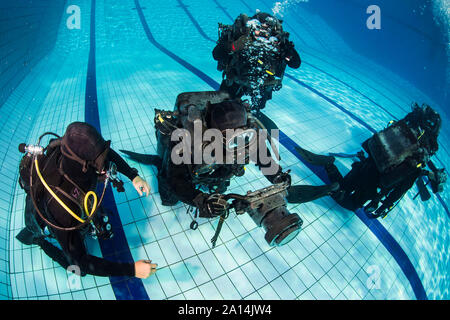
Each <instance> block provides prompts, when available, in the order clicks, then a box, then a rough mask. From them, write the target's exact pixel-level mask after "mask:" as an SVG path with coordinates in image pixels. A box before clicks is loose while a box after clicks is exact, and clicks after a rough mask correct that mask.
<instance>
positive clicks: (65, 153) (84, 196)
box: [17, 122, 156, 278]
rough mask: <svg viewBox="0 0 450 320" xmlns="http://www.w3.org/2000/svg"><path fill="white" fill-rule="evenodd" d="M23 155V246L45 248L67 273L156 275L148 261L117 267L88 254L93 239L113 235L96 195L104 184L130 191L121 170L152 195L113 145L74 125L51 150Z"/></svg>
mask: <svg viewBox="0 0 450 320" xmlns="http://www.w3.org/2000/svg"><path fill="white" fill-rule="evenodd" d="M52 135H54V134H52ZM54 136H57V135H54ZM41 138H42V137H41ZM40 140H41V139H40ZM19 150H20V151H21V152H26V153H27V154H26V155H25V156H24V157H23V159H22V161H21V164H20V180H19V181H20V185H21V186H22V188H23V189H24V190H25V191H26V193H27V197H26V207H25V225H26V227H25V228H24V229H23V230H22V231H21V232H20V233H19V234H18V235H17V239H18V240H19V241H21V242H22V243H24V244H26V245H31V244H37V245H39V246H40V247H41V248H42V249H43V250H44V251H45V252H46V253H47V254H48V255H49V256H50V257H51V258H52V259H54V260H55V261H57V262H58V263H59V264H60V265H61V266H62V267H64V268H67V267H68V266H69V265H76V266H78V267H79V269H80V273H81V274H80V275H85V274H92V275H97V276H130V277H131V276H136V277H139V278H147V277H148V276H150V275H151V274H153V273H154V272H156V265H155V264H152V263H151V261H148V260H140V261H137V262H135V263H120V262H112V261H109V260H107V259H103V258H98V257H95V256H92V255H90V254H88V252H87V250H86V246H85V244H84V238H85V236H86V235H87V234H92V235H95V236H98V237H100V238H104V239H108V238H110V237H112V236H113V233H112V231H113V230H111V225H110V224H109V223H108V215H107V212H105V210H103V208H102V207H101V206H100V204H101V201H102V199H103V195H102V197H101V198H100V199H99V200H98V199H96V200H93V198H96V196H95V195H93V194H92V192H91V190H95V187H96V185H97V181H98V180H101V179H105V178H107V179H108V181H111V182H113V184H114V185H115V186H116V187H117V189H118V191H124V189H123V182H121V181H120V180H118V179H117V178H116V176H115V174H116V170H117V171H118V172H121V173H122V174H124V175H125V176H126V177H127V178H129V179H130V180H131V181H132V183H133V186H134V187H135V189H136V190H137V192H138V193H139V194H140V195H141V196H142V195H143V192H145V193H146V194H147V196H148V194H149V192H150V187H149V186H148V184H147V182H145V180H143V179H142V178H141V177H139V175H138V172H137V170H136V169H133V168H131V167H130V166H129V165H128V164H127V163H126V162H125V161H124V160H123V159H122V158H121V157H120V156H119V155H118V154H117V153H116V152H115V151H114V150H112V149H111V148H110V141H105V140H104V139H103V137H102V136H101V135H100V134H99V133H98V132H97V130H96V129H95V128H94V127H92V126H90V125H89V124H87V123H82V122H74V123H72V124H70V125H69V126H68V127H67V130H66V133H65V134H64V136H63V137H62V138H59V137H58V138H57V139H52V140H51V141H50V143H49V145H48V146H47V147H46V148H45V149H40V147H39V146H25V145H24V144H22V145H21V146H19ZM108 168H109V169H108ZM30 174H31V175H32V183H30ZM108 181H105V184H107V182H108ZM46 185H47V186H48V187H49V188H50V189H48V188H47V187H46ZM50 190H51V191H52V192H53V194H51V191H50ZM104 190H106V187H105V189H104ZM89 193H90V194H89ZM60 201H61V202H60ZM85 202H87V208H86V203H85ZM96 203H97V204H96ZM94 209H98V211H100V212H98V213H96V212H95V211H92V210H94ZM89 214H91V215H92V220H91V219H90V216H89ZM89 220H90V221H89ZM81 222H83V223H81ZM45 231H47V235H49V236H51V237H54V238H56V240H57V241H58V243H59V244H60V246H61V248H62V251H61V250H60V249H59V248H57V247H56V246H54V245H53V244H51V243H50V242H49V241H47V240H46V239H45V236H46V234H45Z"/></svg>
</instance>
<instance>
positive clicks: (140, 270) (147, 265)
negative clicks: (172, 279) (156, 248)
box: [134, 260, 158, 279]
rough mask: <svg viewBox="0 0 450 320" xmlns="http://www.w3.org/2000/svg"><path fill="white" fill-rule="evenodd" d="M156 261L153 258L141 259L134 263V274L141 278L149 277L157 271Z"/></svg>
mask: <svg viewBox="0 0 450 320" xmlns="http://www.w3.org/2000/svg"><path fill="white" fill-rule="evenodd" d="M157 266H158V265H157V264H156V263H152V260H139V261H136V262H135V263H134V275H135V277H136V278H139V279H147V278H148V277H150V276H151V275H152V274H154V273H155V272H156V267H157Z"/></svg>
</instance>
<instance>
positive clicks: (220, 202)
mask: <svg viewBox="0 0 450 320" xmlns="http://www.w3.org/2000/svg"><path fill="white" fill-rule="evenodd" d="M194 204H195V205H196V206H197V208H199V210H200V212H199V216H200V217H202V218H213V217H217V216H221V215H223V214H225V213H226V211H227V209H228V207H229V204H228V202H227V200H226V199H225V197H224V195H223V194H220V193H213V194H211V195H209V194H207V193H201V194H199V195H198V196H197V197H195V199H194Z"/></svg>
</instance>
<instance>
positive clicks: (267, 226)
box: [226, 183, 303, 246]
mask: <svg viewBox="0 0 450 320" xmlns="http://www.w3.org/2000/svg"><path fill="white" fill-rule="evenodd" d="M288 187H289V183H279V184H275V185H272V186H269V187H266V188H263V189H259V190H256V191H253V192H250V191H249V192H248V193H247V194H246V195H245V196H237V195H234V194H228V195H226V197H227V198H229V199H234V200H233V203H232V205H231V207H232V208H234V209H235V211H236V214H243V213H245V212H247V213H248V214H249V215H250V217H251V218H252V219H253V221H254V222H255V223H256V224H257V225H258V226H259V227H263V228H264V230H265V231H266V235H265V236H264V238H265V239H266V241H267V243H268V244H269V245H270V246H282V245H285V244H286V243H288V242H289V241H291V240H292V239H294V238H295V237H296V236H297V235H298V233H299V232H300V230H301V227H302V224H303V220H302V219H301V218H300V217H299V215H298V214H296V213H290V212H289V211H288V209H287V207H286V200H285V197H286V195H287V188H288Z"/></svg>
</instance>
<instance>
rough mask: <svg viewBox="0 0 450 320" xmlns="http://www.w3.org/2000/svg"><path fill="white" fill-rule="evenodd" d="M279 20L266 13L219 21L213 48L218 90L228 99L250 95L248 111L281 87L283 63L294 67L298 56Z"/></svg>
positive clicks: (296, 65) (260, 106) (262, 102)
mask: <svg viewBox="0 0 450 320" xmlns="http://www.w3.org/2000/svg"><path fill="white" fill-rule="evenodd" d="M282 22H283V21H282V20H280V19H277V18H275V17H273V16H271V15H270V14H268V13H264V12H258V13H257V14H255V15H254V16H253V17H250V18H249V17H248V16H247V15H246V14H241V15H240V16H239V17H238V18H237V19H236V20H235V22H234V24H233V25H231V26H230V25H223V24H220V23H219V40H218V41H217V45H216V47H215V48H214V50H213V53H212V54H213V57H214V60H216V61H217V62H218V64H217V70H219V71H223V73H222V77H223V80H222V84H221V86H220V90H222V91H227V92H228V93H229V94H230V96H231V97H232V98H241V97H242V96H243V95H247V96H250V98H251V108H252V110H256V111H258V110H261V109H263V108H264V107H265V104H266V102H267V100H270V99H272V91H278V90H280V89H281V86H282V84H281V82H282V80H283V76H284V72H285V69H286V65H288V66H289V67H290V68H293V69H297V68H299V67H300V64H301V59H300V56H299V54H298V53H297V51H296V50H295V49H294V44H293V43H292V41H289V33H288V32H285V31H283V27H282Z"/></svg>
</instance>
